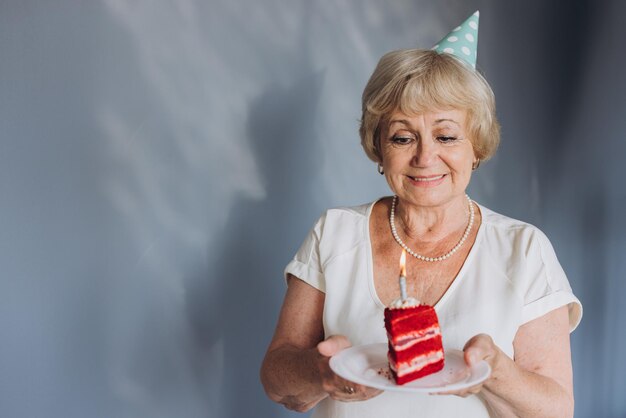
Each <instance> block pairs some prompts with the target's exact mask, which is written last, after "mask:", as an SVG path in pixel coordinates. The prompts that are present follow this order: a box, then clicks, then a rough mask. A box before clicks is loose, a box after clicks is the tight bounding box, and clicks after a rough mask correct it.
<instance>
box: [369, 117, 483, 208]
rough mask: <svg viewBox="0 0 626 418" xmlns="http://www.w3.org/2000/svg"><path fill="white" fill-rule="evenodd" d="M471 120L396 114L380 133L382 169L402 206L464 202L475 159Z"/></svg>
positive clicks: (433, 205)
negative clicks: (463, 198)
mask: <svg viewBox="0 0 626 418" xmlns="http://www.w3.org/2000/svg"><path fill="white" fill-rule="evenodd" d="M466 117H467V112H466V111H464V110H463V111H462V110H445V111H443V110H434V111H432V112H428V113H421V114H416V115H411V116H409V115H405V114H404V113H402V112H399V111H396V112H394V113H392V114H391V116H390V117H389V119H388V122H386V123H385V124H384V125H383V129H382V130H381V138H380V147H381V155H382V165H383V168H384V170H385V177H386V178H387V182H388V183H389V186H390V187H391V190H392V191H393V192H394V193H395V194H397V195H398V197H399V198H400V199H401V200H404V201H406V203H409V204H412V205H416V206H428V207H435V206H440V205H444V204H446V203H449V202H451V201H453V200H454V199H456V198H459V197H461V198H462V197H463V196H464V194H465V189H466V188H467V185H468V184H469V181H470V177H471V174H472V164H473V162H474V160H475V159H476V157H475V155H474V148H473V146H472V142H471V140H470V138H469V136H468V133H467V131H466V126H465V122H466Z"/></svg>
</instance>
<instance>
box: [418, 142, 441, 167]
mask: <svg viewBox="0 0 626 418" xmlns="http://www.w3.org/2000/svg"><path fill="white" fill-rule="evenodd" d="M436 157H437V147H436V144H434V143H433V141H430V140H428V139H423V138H420V140H419V141H418V142H417V147H415V154H414V155H413V164H414V165H415V166H416V167H427V166H429V165H430V164H432V162H433V161H434V159H435V158H436Z"/></svg>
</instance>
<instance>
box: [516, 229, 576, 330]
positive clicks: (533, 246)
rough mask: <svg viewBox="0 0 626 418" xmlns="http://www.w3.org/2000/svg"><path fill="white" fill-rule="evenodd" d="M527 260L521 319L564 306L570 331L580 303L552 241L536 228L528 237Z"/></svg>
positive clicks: (574, 326)
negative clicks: (567, 313)
mask: <svg viewBox="0 0 626 418" xmlns="http://www.w3.org/2000/svg"><path fill="white" fill-rule="evenodd" d="M527 262H528V263H529V264H530V265H529V266H528V267H529V271H530V277H529V278H528V287H527V288H526V292H525V295H524V308H523V311H522V322H523V323H526V322H529V321H532V320H533V319H536V318H539V317H540V316H542V315H545V314H547V313H548V312H550V311H552V310H554V309H557V308H560V307H561V306H566V305H567V307H568V311H569V325H570V332H571V331H574V329H575V328H576V327H577V326H578V324H579V323H580V320H581V319H582V313H583V311H582V304H581V303H580V301H579V300H578V298H577V297H576V296H574V293H573V292H572V288H571V287H570V284H569V281H568V280H567V276H566V275H565V272H564V271H563V268H562V267H561V264H560V263H559V261H558V259H557V257H556V254H555V252H554V248H553V247H552V244H551V243H550V241H549V240H548V238H547V237H546V236H545V234H543V232H541V231H539V230H538V229H537V230H535V234H533V236H532V238H531V243H530V244H529V250H528V259H527Z"/></svg>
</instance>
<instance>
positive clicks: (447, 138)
mask: <svg viewBox="0 0 626 418" xmlns="http://www.w3.org/2000/svg"><path fill="white" fill-rule="evenodd" d="M456 140H457V138H456V137H455V136H438V137H437V141H439V142H443V143H446V142H453V141H456Z"/></svg>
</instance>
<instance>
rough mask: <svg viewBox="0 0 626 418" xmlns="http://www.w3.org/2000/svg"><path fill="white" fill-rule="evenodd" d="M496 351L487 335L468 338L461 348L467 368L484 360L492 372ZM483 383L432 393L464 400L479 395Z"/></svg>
mask: <svg viewBox="0 0 626 418" xmlns="http://www.w3.org/2000/svg"><path fill="white" fill-rule="evenodd" d="M498 350H499V349H498V347H497V346H496V344H495V343H494V342H493V339H492V338H491V337H490V336H489V335H487V334H478V335H475V336H474V337H472V338H470V339H469V340H468V341H467V343H465V347H463V353H464V357H465V363H466V364H467V365H468V366H469V367H473V366H474V365H476V364H478V363H479V362H481V361H483V360H484V361H486V362H487V363H489V366H490V367H491V370H492V371H493V368H494V359H495V358H496V356H497V354H498ZM484 383H485V382H481V383H479V384H477V385H474V386H472V387H469V388H465V389H461V390H453V391H448V392H437V393H434V395H456V396H461V397H463V398H465V397H467V396H470V395H476V394H477V393H479V392H480V391H481V390H482V388H483V385H484Z"/></svg>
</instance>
